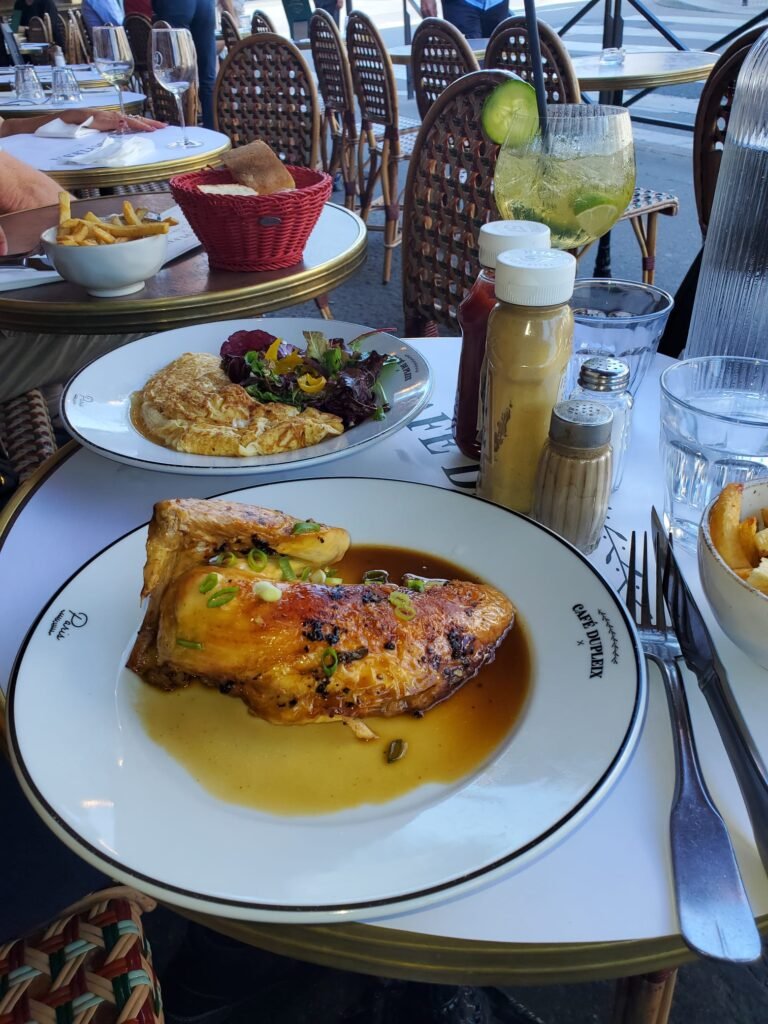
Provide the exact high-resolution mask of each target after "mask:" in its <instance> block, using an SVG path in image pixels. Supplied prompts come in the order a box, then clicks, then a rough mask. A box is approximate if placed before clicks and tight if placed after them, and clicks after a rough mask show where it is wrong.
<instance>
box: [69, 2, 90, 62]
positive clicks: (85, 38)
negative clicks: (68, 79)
mask: <svg viewBox="0 0 768 1024" xmlns="http://www.w3.org/2000/svg"><path fill="white" fill-rule="evenodd" d="M67 13H68V14H69V42H70V47H71V50H72V54H73V60H72V63H73V64H90V63H91V61H92V60H93V46H92V44H91V37H90V36H89V35H88V33H87V32H86V31H85V23H84V22H83V20H82V17H78V14H79V13H80V12H79V11H68V12H67Z"/></svg>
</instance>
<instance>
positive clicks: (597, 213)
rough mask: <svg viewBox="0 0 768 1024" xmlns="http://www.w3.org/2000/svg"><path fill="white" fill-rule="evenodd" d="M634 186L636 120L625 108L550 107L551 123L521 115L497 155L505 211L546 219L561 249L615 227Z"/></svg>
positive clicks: (499, 199) (499, 200)
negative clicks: (633, 125)
mask: <svg viewBox="0 0 768 1024" xmlns="http://www.w3.org/2000/svg"><path fill="white" fill-rule="evenodd" d="M634 188H635V150H634V144H633V141H632V124H631V122H630V119H629V111H628V110H625V109H624V107H611V106H606V105H600V104H591V105H587V104H581V103H580V104H571V103H562V104H550V105H548V106H547V124H546V128H543V126H542V124H541V122H540V121H539V118H538V117H536V116H533V117H531V115H530V114H528V113H519V114H517V115H515V117H513V119H512V121H511V123H510V128H509V132H508V134H507V139H506V141H505V142H504V144H503V145H502V147H501V149H500V151H499V155H498V158H497V160H496V173H495V176H494V189H495V194H496V205H497V207H498V210H499V213H500V215H501V216H502V217H503V218H505V219H506V220H533V221H539V222H540V223H542V224H546V225H547V227H548V228H549V230H550V232H551V234H552V245H553V246H554V247H555V248H556V249H575V248H577V247H578V246H582V245H587V244H588V243H590V242H594V241H595V240H596V239H597V238H600V236H601V235H604V234H605V233H606V232H607V231H610V229H611V228H612V227H613V225H614V224H615V223H616V221H617V220H618V219H619V217H620V216H621V215H622V214H623V213H624V211H625V209H626V208H627V204H628V203H629V200H630V199H631V198H632V193H633V191H634Z"/></svg>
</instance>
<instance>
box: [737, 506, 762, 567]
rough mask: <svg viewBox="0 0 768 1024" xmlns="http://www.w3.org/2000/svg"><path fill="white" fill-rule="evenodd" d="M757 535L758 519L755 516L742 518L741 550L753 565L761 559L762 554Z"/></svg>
mask: <svg viewBox="0 0 768 1024" xmlns="http://www.w3.org/2000/svg"><path fill="white" fill-rule="evenodd" d="M756 535H757V519H756V518H755V517H754V516H749V517H748V518H747V519H742V521H741V522H740V523H739V543H740V544H741V550H742V551H743V552H744V555H745V556H746V559H747V561H748V562H749V564H750V565H751V566H756V565H757V564H758V562H759V561H760V555H759V554H758V552H757V544H756V543H755V536H756Z"/></svg>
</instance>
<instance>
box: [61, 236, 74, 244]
mask: <svg viewBox="0 0 768 1024" xmlns="http://www.w3.org/2000/svg"><path fill="white" fill-rule="evenodd" d="M56 241H57V242H58V244H59V245H77V242H76V241H75V240H74V238H72V237H69V238H66V237H65V238H57V239H56Z"/></svg>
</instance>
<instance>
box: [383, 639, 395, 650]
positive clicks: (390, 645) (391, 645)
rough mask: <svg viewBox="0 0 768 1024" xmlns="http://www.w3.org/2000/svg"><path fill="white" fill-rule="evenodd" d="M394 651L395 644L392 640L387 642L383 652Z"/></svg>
mask: <svg viewBox="0 0 768 1024" xmlns="http://www.w3.org/2000/svg"><path fill="white" fill-rule="evenodd" d="M394 649H395V642H394V640H387V641H386V643H385V644H384V650H385V651H394Z"/></svg>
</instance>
